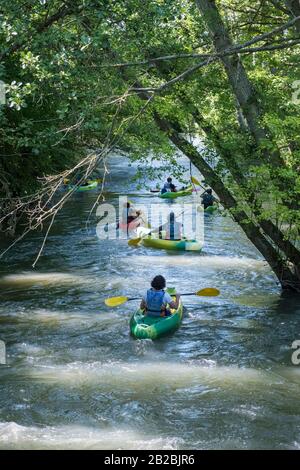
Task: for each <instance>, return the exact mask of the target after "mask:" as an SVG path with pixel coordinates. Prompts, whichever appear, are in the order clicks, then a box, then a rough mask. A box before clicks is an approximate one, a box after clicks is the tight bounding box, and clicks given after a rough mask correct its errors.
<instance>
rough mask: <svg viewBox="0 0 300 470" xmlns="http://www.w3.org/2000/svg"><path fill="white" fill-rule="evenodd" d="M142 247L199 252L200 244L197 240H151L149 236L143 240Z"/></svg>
mask: <svg viewBox="0 0 300 470" xmlns="http://www.w3.org/2000/svg"><path fill="white" fill-rule="evenodd" d="M143 245H144V246H146V247H150V248H159V249H162V250H176V251H201V250H202V246H203V245H202V243H200V242H198V241H197V240H186V239H185V238H183V239H182V240H164V239H161V238H152V237H151V236H149V237H145V238H143Z"/></svg>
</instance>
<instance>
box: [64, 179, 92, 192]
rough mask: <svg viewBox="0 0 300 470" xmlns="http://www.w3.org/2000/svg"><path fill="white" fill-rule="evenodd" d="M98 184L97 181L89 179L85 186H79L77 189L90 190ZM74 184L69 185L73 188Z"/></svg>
mask: <svg viewBox="0 0 300 470" xmlns="http://www.w3.org/2000/svg"><path fill="white" fill-rule="evenodd" d="M97 186H98V182H97V181H89V182H88V184H85V185H83V186H78V188H77V189H76V191H79V192H82V191H90V190H91V189H95V188H97ZM73 188H74V186H69V189H73Z"/></svg>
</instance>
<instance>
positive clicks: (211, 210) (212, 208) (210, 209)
mask: <svg viewBox="0 0 300 470" xmlns="http://www.w3.org/2000/svg"><path fill="white" fill-rule="evenodd" d="M216 210H218V206H217V205H216V204H214V205H213V206H208V207H207V208H206V209H204V212H205V213H206V214H214V212H216Z"/></svg>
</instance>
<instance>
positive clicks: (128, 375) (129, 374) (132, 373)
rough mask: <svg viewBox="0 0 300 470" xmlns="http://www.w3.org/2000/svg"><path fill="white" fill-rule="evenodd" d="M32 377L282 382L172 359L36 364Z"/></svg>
mask: <svg viewBox="0 0 300 470" xmlns="http://www.w3.org/2000/svg"><path fill="white" fill-rule="evenodd" d="M28 374H29V376H30V377H32V379H35V380H42V381H45V382H55V383H58V384H64V385H69V386H74V385H78V386H79V385H80V384H85V385H86V384H87V383H89V384H99V385H100V384H101V385H102V386H107V387H114V389H120V390H124V387H126V389H127V390H128V389H129V388H130V389H132V390H135V391H138V390H139V391H141V390H149V387H151V386H154V385H155V386H157V384H159V385H160V386H166V385H168V386H172V387H175V388H176V387H182V386H185V387H186V386H187V385H193V384H195V383H204V384H208V385H213V386H219V387H222V388H228V387H229V388H231V387H234V388H235V389H236V388H248V387H254V388H255V387H259V386H260V387H261V386H262V385H265V386H267V385H268V386H269V385H272V384H273V385H274V384H278V383H283V382H284V379H283V378H282V379H280V378H279V377H277V376H274V375H272V374H270V373H269V372H267V371H263V370H257V369H251V368H239V367H234V366H231V367H222V366H214V367H206V366H203V365H197V364H184V363H172V362H159V361H156V362H143V363H141V362H140V363H133V362H128V363H116V362H115V363H102V362H93V363H90V364H87V363H80V362H74V363H70V364H68V365H66V366H65V365H55V366H53V367H51V366H45V367H36V368H34V369H31V370H29V371H28Z"/></svg>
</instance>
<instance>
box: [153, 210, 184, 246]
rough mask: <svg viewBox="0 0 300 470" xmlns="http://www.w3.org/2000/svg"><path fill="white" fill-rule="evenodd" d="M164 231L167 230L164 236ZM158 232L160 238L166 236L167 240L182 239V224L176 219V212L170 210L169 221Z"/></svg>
mask: <svg viewBox="0 0 300 470" xmlns="http://www.w3.org/2000/svg"><path fill="white" fill-rule="evenodd" d="M163 231H165V236H164V237H163V236H162V232H163ZM158 233H159V238H164V239H165V240H181V238H182V224H181V223H180V222H177V221H176V219H175V214H174V212H170V214H169V215H168V221H167V223H166V224H164V225H161V226H160V227H159V229H158Z"/></svg>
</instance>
